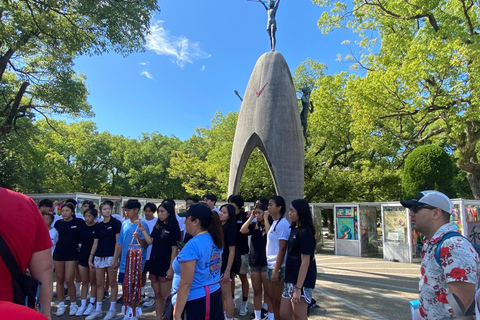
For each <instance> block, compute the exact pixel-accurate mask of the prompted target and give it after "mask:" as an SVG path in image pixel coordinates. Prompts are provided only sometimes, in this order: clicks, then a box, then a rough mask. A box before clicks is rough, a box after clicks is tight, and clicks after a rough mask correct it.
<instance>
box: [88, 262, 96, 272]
mask: <svg viewBox="0 0 480 320" xmlns="http://www.w3.org/2000/svg"><path fill="white" fill-rule="evenodd" d="M88 266H89V267H90V270H95V265H94V264H93V262H92V261H88Z"/></svg>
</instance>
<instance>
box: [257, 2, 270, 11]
mask: <svg viewBox="0 0 480 320" xmlns="http://www.w3.org/2000/svg"><path fill="white" fill-rule="evenodd" d="M258 2H260V3H261V4H262V6H263V7H264V8H265V10H267V11H268V7H267V5H266V4H265V3H263V1H262V0H258Z"/></svg>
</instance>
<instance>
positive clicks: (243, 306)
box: [238, 301, 248, 317]
mask: <svg viewBox="0 0 480 320" xmlns="http://www.w3.org/2000/svg"><path fill="white" fill-rule="evenodd" d="M247 313H248V301H242V304H241V305H240V310H239V311H238V314H239V315H241V316H242V317H243V316H246V315H247Z"/></svg>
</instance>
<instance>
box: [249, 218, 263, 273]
mask: <svg viewBox="0 0 480 320" xmlns="http://www.w3.org/2000/svg"><path fill="white" fill-rule="evenodd" d="M256 226H257V223H256V222H252V223H250V225H249V226H248V234H250V235H251V236H252V238H251V239H250V255H249V257H248V264H249V265H251V266H254V267H265V266H266V265H267V233H266V232H265V234H264V230H265V225H264V224H259V226H258V227H259V228H258V229H255V228H256Z"/></svg>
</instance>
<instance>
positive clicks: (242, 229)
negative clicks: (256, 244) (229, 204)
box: [240, 214, 255, 234]
mask: <svg viewBox="0 0 480 320" xmlns="http://www.w3.org/2000/svg"><path fill="white" fill-rule="evenodd" d="M254 217H255V215H254V214H251V215H250V217H248V219H247V221H245V223H244V224H243V225H242V227H241V228H240V233H242V234H248V233H250V230H248V226H249V225H250V222H252V220H253V218H254Z"/></svg>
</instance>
